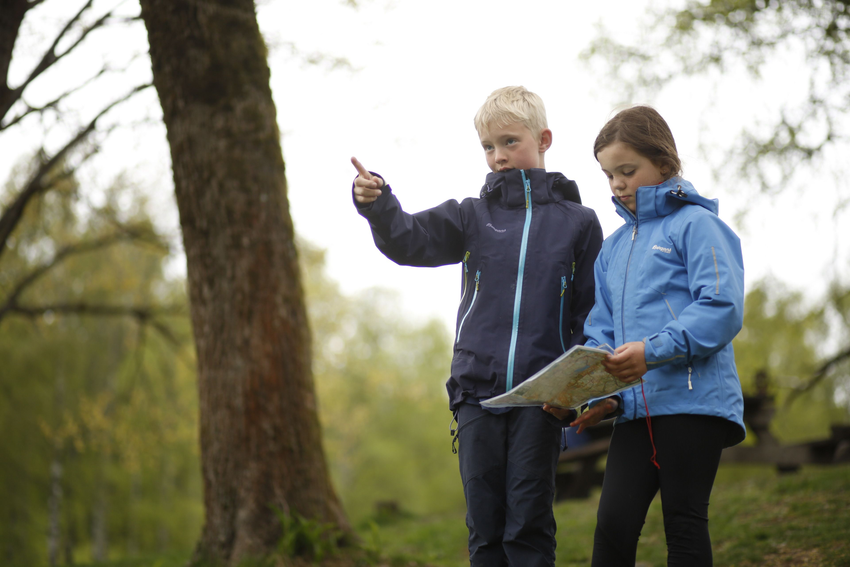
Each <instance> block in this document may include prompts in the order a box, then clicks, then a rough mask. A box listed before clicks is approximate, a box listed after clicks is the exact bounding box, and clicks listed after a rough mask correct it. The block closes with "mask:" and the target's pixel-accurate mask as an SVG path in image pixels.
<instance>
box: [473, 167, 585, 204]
mask: <svg viewBox="0 0 850 567" xmlns="http://www.w3.org/2000/svg"><path fill="white" fill-rule="evenodd" d="M523 171H524V172H525V177H526V179H528V181H529V182H530V183H531V202H532V204H535V205H542V204H546V203H553V202H556V201H561V200H564V199H566V200H569V201H573V202H576V203H579V204H580V203H581V197H580V196H579V193H578V187H576V184H575V182H574V181H570V180H569V179H567V178H566V177H564V175H563V174H561V173H557V172H547V171H546V170H545V169H536V168H535V169H526V170H519V169H512V170H510V171H504V172H495V173H489V174H488V175H487V179H486V183H485V184H484V187H482V188H481V194H480V196H481V198H482V199H485V198H486V199H498V200H499V203H500V204H501V205H502V206H503V207H505V208H525V185H524V183H523V178H522V174H523Z"/></svg>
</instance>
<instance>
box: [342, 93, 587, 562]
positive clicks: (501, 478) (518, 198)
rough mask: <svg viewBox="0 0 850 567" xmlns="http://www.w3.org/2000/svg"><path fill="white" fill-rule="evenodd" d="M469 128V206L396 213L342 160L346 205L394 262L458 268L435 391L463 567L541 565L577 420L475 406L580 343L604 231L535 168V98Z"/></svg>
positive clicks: (547, 556) (538, 112) (542, 131)
mask: <svg viewBox="0 0 850 567" xmlns="http://www.w3.org/2000/svg"><path fill="white" fill-rule="evenodd" d="M475 127H476V129H477V130H478V135H479V138H480V140H481V145H482V147H483V148H484V155H485V157H486V160H487V165H488V166H489V168H490V170H491V173H490V174H488V175H487V178H486V183H485V185H484V187H483V188H482V189H481V193H480V197H479V198H477V199H475V198H467V199H464V200H463V201H462V202H460V203H458V202H457V201H455V200H450V201H446V202H445V203H443V204H442V205H439V206H437V207H434V208H432V209H428V210H425V211H422V212H420V213H416V214H408V213H406V212H404V211H403V210H402V209H401V205H400V203H399V201H398V199H397V198H396V197H395V195H394V194H393V192H392V189H391V188H390V186H389V185H387V184H386V182H385V181H384V179H383V178H382V177H380V176H379V175H378V174H376V173H370V172H369V171H367V170H366V169H365V168H364V167H363V166H362V165H361V164H360V162H359V161H357V159H356V158H352V159H351V161H352V163H353V164H354V166H355V167H356V168H357V171H358V172H359V175H358V177H357V178H356V179H355V181H354V186H353V194H354V203H355V206H356V207H357V210H358V212H359V213H360V214H361V215H362V216H363V217H365V218H366V219H367V220H368V221H369V225H370V226H371V229H372V236H373V238H374V241H375V244H376V245H377V247H378V248H379V249H380V250H381V252H383V253H384V255H386V256H387V257H388V258H390V259H391V260H393V261H394V262H396V263H398V264H403V265H409V266H442V265H446V264H456V263H458V262H460V263H462V264H463V266H462V274H463V290H462V296H461V301H460V307H459V309H458V317H457V329H456V338H455V346H454V356H453V358H452V369H451V377H450V378H449V380H448V382H447V384H446V388H447V389H448V393H449V407H450V409H451V410H452V412H454V415H455V419H456V420H457V422H458V428H457V440H458V443H459V460H460V473H461V479H462V480H463V491H464V496H465V498H466V505H467V526H468V527H469V559H470V564H471V565H473V566H483V567H493V566H500V565H511V566H514V567H533V566H538V565H540V566H552V565H554V564H555V519H554V516H553V514H552V502H553V500H554V494H555V468H556V465H557V460H558V453H559V438H560V433H561V429H562V427H564V426H566V425H567V424H569V422H570V421H571V418H574V416H575V414H574V413H573V414H572V415H568V416H567V418H566V419H564V420H563V421H559V420H558V419H557V418H556V417H554V416H553V415H550V414H549V413H546V412H544V411H543V410H542V409H541V408H537V407H531V408H514V409H511V410H509V411H506V410H505V409H501V410H487V409H484V408H482V407H481V405H480V402H481V401H482V400H486V399H489V398H491V397H493V396H497V395H499V394H502V393H504V392H505V391H507V390H509V389H511V388H512V387H514V386H516V385H517V384H519V383H521V382H522V381H524V380H525V379H526V378H529V377H530V376H532V375H533V374H534V373H535V372H537V371H538V370H540V369H541V368H543V367H544V366H546V365H547V364H548V363H549V362H551V361H552V360H554V359H555V358H557V357H558V356H559V355H561V354H562V353H563V352H565V351H566V350H568V349H569V348H570V347H572V346H573V345H576V344H581V343H583V342H584V335H583V332H582V330H583V326H584V320H585V317H586V316H587V313H588V312H589V311H590V309H591V307H592V306H593V299H594V295H593V263H594V260H595V259H596V255H597V253H598V252H599V249H600V246H601V244H602V229H601V227H600V225H599V221H598V220H597V218H596V214H595V213H594V212H593V211H592V210H591V209H588V208H586V207H583V206H581V204H580V203H581V198H580V197H579V193H578V188H577V186H576V184H575V182H573V181H570V180H568V179H567V178H566V177H564V176H563V175H562V174H560V173H547V172H546V170H545V165H544V154H545V153H546V150H548V149H549V146H550V145H551V144H552V132H551V130H549V128H548V127H547V124H546V111H545V109H544V107H543V101H542V100H540V97H538V96H537V95H536V94H534V93H531V92H529V91H527V90H526V89H524V88H523V87H505V88H502V89H498V90H496V91H494V92H493V93H492V94H491V95H490V96H489V97H488V99H487V100H486V101H485V103H484V105H483V106H482V107H481V108H480V109H479V111H478V113H477V114H476V116H475ZM437 165H438V166H439V164H437Z"/></svg>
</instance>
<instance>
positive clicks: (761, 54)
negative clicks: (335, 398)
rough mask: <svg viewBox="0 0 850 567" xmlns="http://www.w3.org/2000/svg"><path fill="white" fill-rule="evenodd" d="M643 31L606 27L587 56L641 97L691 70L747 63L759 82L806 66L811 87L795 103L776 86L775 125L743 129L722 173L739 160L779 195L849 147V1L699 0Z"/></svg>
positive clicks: (650, 19)
mask: <svg viewBox="0 0 850 567" xmlns="http://www.w3.org/2000/svg"><path fill="white" fill-rule="evenodd" d="M639 29H640V30H641V33H640V34H639V36H638V37H636V38H634V39H632V40H631V41H628V42H626V43H621V42H620V41H619V38H617V39H613V38H611V37H609V36H608V33H607V31H606V30H604V29H603V30H600V34H599V37H598V38H597V39H596V40H594V41H593V42H592V44H591V46H590V47H589V48H588V49H587V50H586V51H585V52H584V54H583V57H584V58H585V59H587V60H592V59H603V60H605V61H606V62H607V64H608V65H607V66H608V70H609V73H610V74H611V75H612V77H614V76H616V77H617V78H618V82H617V84H618V86H619V87H621V88H623V89H625V91H626V92H627V93H628V98H632V99H633V98H635V96H636V94H637V93H649V92H653V91H656V92H657V91H658V90H659V88H661V87H665V86H669V85H670V84H671V83H673V82H675V81H677V80H680V79H681V78H682V77H687V76H695V75H703V76H710V77H714V78H716V79H718V80H720V79H721V78H723V77H728V74H729V73H730V72H733V71H735V70H737V69H739V68H743V69H746V70H748V71H749V73H750V74H751V75H752V76H753V77H754V78H755V79H758V78H760V76H761V73H762V71H763V70H764V69H765V68H766V67H768V66H769V63H770V62H772V61H773V60H783V59H787V60H795V61H796V60H801V66H804V67H805V70H804V71H803V73H805V76H797V77H795V82H796V83H798V84H801V85H807V92H806V93H805V95H804V96H803V97H801V98H799V99H796V100H792V99H790V98H787V96H788V95H787V93H778V94H777V93H775V92H774V93H772V94H771V102H772V103H774V104H777V105H778V108H777V109H776V111H774V112H772V114H771V115H770V116H769V117H766V118H765V125H763V126H759V125H757V124H755V122H753V123H751V124H749V125H747V126H746V127H744V128H743V129H742V132H741V135H740V137H739V139H738V142H737V143H736V144H735V145H734V147H732V148H731V149H730V150H729V152H728V153H727V154H726V155H725V156H724V159H723V160H722V163H723V168H722V172H720V171H718V179H728V177H729V166H730V165H732V166H733V167H737V169H738V174H739V175H740V176H742V177H744V178H745V179H747V178H748V179H753V180H755V181H757V182H758V183H759V184H760V186H761V188H762V189H763V190H764V191H766V192H775V191H776V190H777V189H778V188H780V187H782V186H783V185H785V184H786V183H787V182H788V181H789V180H790V179H791V178H792V177H793V175H794V174H795V172H797V171H798V168H799V166H800V165H801V164H807V163H809V164H810V163H813V162H814V160H816V159H817V158H819V157H821V156H822V155H823V154H825V153H826V152H828V151H829V150H831V149H832V150H834V151H836V152H837V153H835V154H834V155H842V153H843V151H844V150H846V141H845V140H846V134H847V118H848V107H847V105H846V101H847V98H848V97H849V96H850V81H848V78H850V8H848V4H847V3H846V2H845V1H844V0H825V1H823V2H811V1H809V0H689V1H687V2H685V3H684V5H682V4H680V3H676V4H675V6H674V7H670V8H655V9H654V10H652V11H651V13H650V14H648V15H647V18H646V21H644V22H643V23H642V24H641V25H639ZM623 79H625V80H623ZM753 104H754V105H758V106H761V107H763V106H764V101H762V100H758V98H756V97H754V100H753ZM756 110H758V107H757V106H756V107H754V108H753V111H754V112H753V115H754V116H755V115H756V112H755V111H756ZM830 155H832V154H830Z"/></svg>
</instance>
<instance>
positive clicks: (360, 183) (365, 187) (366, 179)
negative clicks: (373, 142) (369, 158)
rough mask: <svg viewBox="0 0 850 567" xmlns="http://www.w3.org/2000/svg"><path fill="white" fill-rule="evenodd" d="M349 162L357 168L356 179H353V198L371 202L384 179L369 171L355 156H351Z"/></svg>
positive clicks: (379, 190) (377, 194)
mask: <svg viewBox="0 0 850 567" xmlns="http://www.w3.org/2000/svg"><path fill="white" fill-rule="evenodd" d="M351 164H352V165H353V166H354V167H355V168H356V169H357V173H359V175H358V176H357V179H355V180H354V199H355V200H356V201H357V202H358V203H371V202H373V201H374V200H375V199H377V198H378V197H379V196H380V194H381V187H383V186H384V180H383V179H381V178H380V177H378V176H377V175H372V174H371V173H369V172H368V171H367V170H366V168H365V167H363V164H362V163H360V162H359V161H357V158H356V157H352V158H351Z"/></svg>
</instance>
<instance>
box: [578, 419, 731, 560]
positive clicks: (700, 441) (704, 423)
mask: <svg viewBox="0 0 850 567" xmlns="http://www.w3.org/2000/svg"><path fill="white" fill-rule="evenodd" d="M730 425H731V424H730V423H729V422H728V421H726V420H725V419H722V418H719V417H711V416H706V415H662V416H657V417H653V418H652V433H653V438H654V440H655V447H656V448H657V450H658V456H657V460H658V464H659V465H660V466H661V468H660V469H658V468H656V467H655V465H653V464H652V463H651V462H650V460H649V458H650V455H651V454H652V446H651V444H650V439H649V429H648V428H647V424H646V420H645V419H636V420H634V421H628V422H626V423H621V424H618V425H617V426H616V427H615V428H614V435H613V437H612V438H611V446H610V448H609V449H608V462H607V464H606V466H605V480H604V481H603V484H602V496H601V497H600V499H599V510H598V512H597V517H596V533H595V534H594V539H593V562H592V565H594V566H598V567H618V566H626V565H628V566H629V567H634V564H635V555H636V553H637V545H638V538H639V537H640V532H641V529H642V528H643V524H644V521H645V519H646V512H647V510H648V509H649V505H650V503H651V502H652V499H653V498H654V497H655V494H656V493H657V492H658V491H659V490H660V491H661V509H662V512H663V513H664V532H665V534H666V536H667V565H668V566H673V565H677V566H683V567H684V566H687V567H699V566H710V565H712V555H711V539H710V537H709V534H708V499H709V496H710V495H711V488H712V486H713V485H714V477H715V475H716V474H717V467H718V465H719V464H720V453H721V451H722V450H723V446H724V444H725V440H726V435H727V433H728V432H729V429H730Z"/></svg>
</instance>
